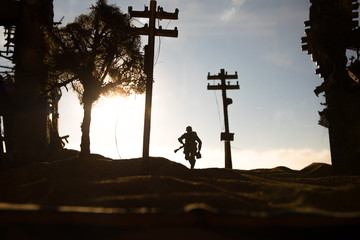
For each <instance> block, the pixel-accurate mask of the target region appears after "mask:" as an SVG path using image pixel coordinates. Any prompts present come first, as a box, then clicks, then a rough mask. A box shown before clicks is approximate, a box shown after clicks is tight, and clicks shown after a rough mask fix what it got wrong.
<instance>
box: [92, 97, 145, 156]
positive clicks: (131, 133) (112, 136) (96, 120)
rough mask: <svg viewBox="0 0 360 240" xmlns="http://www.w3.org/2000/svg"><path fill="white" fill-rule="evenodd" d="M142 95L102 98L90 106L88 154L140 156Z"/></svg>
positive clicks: (143, 102) (142, 113) (142, 111)
mask: <svg viewBox="0 0 360 240" xmlns="http://www.w3.org/2000/svg"><path fill="white" fill-rule="evenodd" d="M144 104H145V100H144V96H130V97H127V98H123V97H119V96H118V97H111V98H106V97H103V98H101V99H100V100H99V101H98V102H97V103H96V104H95V105H94V107H93V112H92V120H91V122H92V123H91V133H90V134H91V146H92V147H91V151H92V152H96V153H100V154H103V155H104V156H107V157H111V158H122V159H124V158H134V157H140V156H141V153H142V137H143V119H144Z"/></svg>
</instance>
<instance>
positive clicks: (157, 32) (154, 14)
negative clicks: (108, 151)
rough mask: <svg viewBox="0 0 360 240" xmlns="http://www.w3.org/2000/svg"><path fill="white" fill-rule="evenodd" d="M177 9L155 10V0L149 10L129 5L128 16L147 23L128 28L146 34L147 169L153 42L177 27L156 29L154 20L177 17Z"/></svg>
mask: <svg viewBox="0 0 360 240" xmlns="http://www.w3.org/2000/svg"><path fill="white" fill-rule="evenodd" d="M178 14H179V10H178V9H176V10H175V12H174V13H169V12H165V11H164V10H163V8H161V7H158V9H157V10H156V1H155V0H151V1H150V11H149V8H148V7H145V10H144V11H133V10H132V7H129V15H130V17H131V18H132V17H138V18H148V19H149V25H147V24H146V25H145V26H144V27H142V28H130V29H129V31H130V33H131V34H134V35H147V36H148V45H147V46H146V47H145V49H146V50H145V69H146V71H145V73H146V75H147V80H146V97H145V98H146V99H145V119H144V139H143V165H144V167H145V168H146V169H147V168H148V165H149V144H150V126H151V101H152V88H153V78H154V77H153V75H154V44H155V36H163V37H177V36H178V31H177V28H175V29H174V30H164V29H162V28H161V27H159V29H156V26H155V20H156V19H159V20H162V19H170V20H177V19H178Z"/></svg>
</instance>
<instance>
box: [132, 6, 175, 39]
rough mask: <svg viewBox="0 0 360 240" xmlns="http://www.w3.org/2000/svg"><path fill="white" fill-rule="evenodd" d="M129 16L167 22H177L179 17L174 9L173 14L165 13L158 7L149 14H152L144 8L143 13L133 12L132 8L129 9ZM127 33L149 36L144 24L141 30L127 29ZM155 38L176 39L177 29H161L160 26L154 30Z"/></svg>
mask: <svg viewBox="0 0 360 240" xmlns="http://www.w3.org/2000/svg"><path fill="white" fill-rule="evenodd" d="M128 10H129V15H130V18H133V17H138V18H149V19H150V18H154V19H159V20H163V19H168V20H177V19H178V16H179V9H175V12H174V13H170V12H165V11H164V10H163V8H162V7H158V10H157V11H155V12H154V13H153V15H152V14H151V13H152V12H151V11H149V8H148V7H145V10H144V11H133V10H132V7H129V9H128ZM128 32H129V33H130V34H133V35H148V36H149V35H150V28H149V25H148V24H145V26H144V27H142V28H137V27H131V28H129V29H128ZM155 36H160V37H174V38H177V37H178V30H177V27H175V28H174V30H169V29H162V27H161V26H159V29H157V28H155Z"/></svg>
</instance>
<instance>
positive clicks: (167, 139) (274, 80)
mask: <svg viewBox="0 0 360 240" xmlns="http://www.w3.org/2000/svg"><path fill="white" fill-rule="evenodd" d="M94 3H95V1H90V0H76V1H75V0H61V1H60V0H54V12H55V21H58V20H60V19H61V18H62V17H63V16H64V20H63V23H64V24H65V23H67V22H71V21H73V19H74V17H75V16H77V15H79V14H81V13H87V12H89V7H90V6H91V4H94ZM109 3H114V4H116V5H117V6H118V7H120V9H121V10H122V11H123V12H126V13H127V11H128V6H132V7H133V9H134V10H141V11H142V10H144V6H145V5H146V6H149V3H150V2H149V1H148V0H136V1H135V0H133V1H130V0H118V1H114V0H113V1H109ZM157 5H158V6H159V5H160V6H161V7H163V8H164V10H165V11H169V12H174V11H175V9H176V8H178V9H179V19H178V20H173V21H169V20H163V21H160V22H159V23H160V25H162V26H163V28H165V27H167V28H168V29H173V28H174V27H177V28H178V31H179V36H178V38H156V43H155V44H156V49H155V53H156V65H155V73H154V74H155V75H154V80H155V82H154V90H153V112H152V125H151V139H150V155H151V156H162V157H166V158H168V159H170V160H172V161H176V162H180V163H182V164H184V165H186V166H188V165H189V164H188V163H187V162H186V161H185V160H184V156H183V154H182V153H181V152H180V151H179V152H178V153H176V154H175V153H174V149H176V148H177V147H179V143H178V142H177V138H178V137H179V136H180V135H181V134H182V133H184V132H185V128H186V126H188V125H191V126H192V127H193V130H195V131H196V132H197V133H198V135H199V137H200V138H201V139H202V141H203V150H202V156H203V157H202V159H199V160H198V161H197V163H196V165H195V167H199V168H206V167H224V143H223V142H221V141H220V133H221V132H222V131H224V122H223V112H222V111H223V110H222V98H221V93H220V92H219V91H208V90H207V88H206V87H207V84H208V83H210V84H217V82H216V81H215V82H214V81H208V80H207V74H208V73H209V72H210V74H211V75H215V74H218V73H219V72H220V69H222V68H224V69H225V70H226V71H227V72H228V73H229V74H234V73H235V71H237V73H238V77H239V79H238V81H239V84H240V90H230V91H228V92H227V94H228V97H230V98H232V99H233V104H232V105H230V106H229V108H228V110H229V122H230V132H232V133H235V139H234V141H233V142H231V146H232V159H233V167H234V168H238V169H250V168H269V167H275V166H287V167H290V168H292V169H301V168H303V167H305V166H307V165H309V164H310V163H312V162H326V163H330V154H329V141H328V131H327V129H325V128H323V127H321V126H319V125H318V124H317V122H318V120H319V116H318V111H321V110H322V108H323V107H322V106H321V105H320V103H321V102H323V101H324V99H323V98H322V97H320V98H318V97H316V96H315V94H314V93H313V90H314V89H315V87H316V86H318V85H320V84H321V82H322V80H321V79H320V78H319V77H318V76H316V75H315V74H314V70H315V64H314V63H313V62H312V61H311V58H310V56H309V55H307V54H306V53H305V52H302V51H301V44H300V39H301V37H302V36H304V21H306V20H308V18H309V13H308V11H309V7H310V3H309V1H306V0H304V1H299V0H251V1H250V0H207V1H200V0H166V1H165V0H163V1H158V2H157ZM138 21H140V22H138ZM146 22H147V20H146V19H136V21H135V20H134V21H133V23H134V24H137V25H138V26H141V24H142V23H146ZM142 39H143V45H145V44H146V43H147V38H146V37H143V38H142ZM144 101H145V100H144V96H132V97H130V98H129V99H128V100H126V101H124V100H121V99H120V100H119V99H112V100H108V101H101V102H100V103H99V104H97V106H95V108H94V112H93V119H92V128H91V141H92V142H91V144H92V145H91V151H92V152H93V153H100V154H103V155H105V156H108V157H112V158H122V159H125V158H133V157H141V155H142V138H143V135H142V131H143V118H144V115H143V111H144ZM82 114H83V113H82V108H81V106H80V105H79V104H78V100H77V98H76V96H75V95H74V94H72V93H66V92H64V96H63V98H62V100H61V105H60V118H61V122H60V124H61V125H60V132H61V135H68V134H69V135H70V138H69V140H70V143H69V144H68V145H67V147H68V148H73V149H79V145H80V124H81V121H82Z"/></svg>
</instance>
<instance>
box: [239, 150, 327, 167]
mask: <svg viewBox="0 0 360 240" xmlns="http://www.w3.org/2000/svg"><path fill="white" fill-rule="evenodd" d="M314 162H322V163H328V164H330V163H331V160H330V151H329V150H327V149H324V150H320V151H316V150H314V149H310V148H303V149H292V148H284V149H273V150H269V151H265V152H257V151H254V150H243V151H238V152H234V154H233V165H234V168H238V169H255V168H274V167H278V166H285V167H288V168H291V169H294V170H300V169H302V168H304V167H306V166H308V165H310V164H311V163H314Z"/></svg>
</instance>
